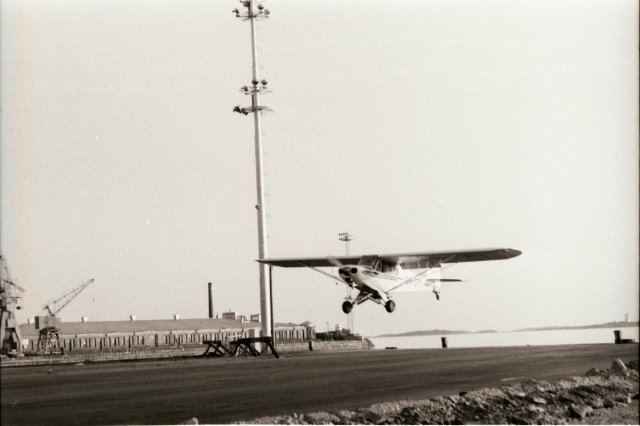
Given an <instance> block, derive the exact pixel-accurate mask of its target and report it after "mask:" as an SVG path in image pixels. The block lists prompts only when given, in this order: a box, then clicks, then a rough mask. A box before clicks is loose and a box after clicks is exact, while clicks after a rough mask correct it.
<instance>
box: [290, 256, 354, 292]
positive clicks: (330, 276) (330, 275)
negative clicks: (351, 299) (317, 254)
mask: <svg viewBox="0 0 640 426" xmlns="http://www.w3.org/2000/svg"><path fill="white" fill-rule="evenodd" d="M298 263H299V264H300V265H302V266H306V267H307V268H309V269H313V270H314V271H316V272H319V273H321V274H322V275H325V276H327V277H329V278H333V279H334V280H338V281H340V282H342V283H345V284H346V285H348V286H349V287H351V285H350V284H349V283H348V282H346V281H345V280H343V279H342V278H340V277H336V276H335V275H333V274H330V273H328V272H325V271H323V270H322V269H319V268H316V267H315V266H311V265H307V264H306V263H302V262H298Z"/></svg>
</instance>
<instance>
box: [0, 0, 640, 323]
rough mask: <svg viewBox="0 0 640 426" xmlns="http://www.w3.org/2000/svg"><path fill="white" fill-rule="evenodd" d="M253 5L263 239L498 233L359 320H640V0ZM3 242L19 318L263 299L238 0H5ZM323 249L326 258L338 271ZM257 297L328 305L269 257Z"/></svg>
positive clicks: (320, 317) (313, 284)
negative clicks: (210, 298) (433, 282)
mask: <svg viewBox="0 0 640 426" xmlns="http://www.w3.org/2000/svg"><path fill="white" fill-rule="evenodd" d="M265 5H266V6H267V7H268V8H269V9H270V10H271V12H272V13H271V17H270V18H269V19H267V20H265V21H261V22H260V23H259V25H258V43H259V57H260V73H261V77H262V78H265V79H267V80H268V81H269V86H271V87H272V89H273V90H274V91H273V93H271V94H268V95H266V96H264V97H263V103H264V104H266V105H268V106H270V107H271V108H272V109H273V110H274V113H273V114H269V115H265V116H264V117H263V121H262V123H263V131H264V132H263V133H264V147H265V164H266V174H267V176H266V180H267V183H266V189H267V193H268V194H267V196H268V200H267V208H268V211H267V214H268V216H269V218H268V234H269V254H270V256H272V257H298V256H325V255H339V254H343V253H344V250H345V247H344V243H342V242H340V241H338V233H340V232H350V233H351V234H352V235H353V236H354V241H353V242H352V243H351V253H352V254H383V253H396V252H412V251H423V250H424V251H435V250H453V249H472V248H484V247H508V248H514V249H518V250H521V251H522V252H523V254H522V255H521V256H520V257H517V258H515V259H511V260H506V261H494V262H478V263H469V264H461V265H456V266H453V267H451V268H448V269H447V270H446V272H444V273H443V276H445V277H447V278H460V279H464V280H466V281H467V282H465V283H463V284H451V285H447V286H444V285H443V289H442V298H441V300H440V301H436V300H435V298H434V297H433V295H432V294H430V293H413V294H402V295H399V296H398V297H397V298H396V303H397V310H396V312H394V313H393V314H388V313H387V312H386V311H385V310H384V309H383V308H382V307H381V306H379V305H375V304H372V303H365V304H363V305H361V306H359V307H358V308H357V309H356V314H355V322H356V324H355V325H356V330H357V331H359V332H361V333H362V334H365V335H375V334H380V333H394V332H404V331H409V330H416V329H431V328H440V329H468V330H480V329H499V330H508V329H515V328H521V327H530V326H546V325H558V324H570V325H579V324H592V323H600V322H607V321H613V320H621V319H623V318H624V314H625V313H627V312H628V313H630V314H631V318H632V319H634V320H637V319H638V259H639V251H638V235H639V232H638V177H639V175H638V5H637V2H635V1H621V0H618V1H612V0H602V1H595V0H587V1H585V0H576V1H565V0H554V1H539V0H535V1H533V0H531V1H525V0H521V1H518V0H515V1H514V0H508V1H507V0H504V1H498V0H496V1H482V2H479V1H475V0H453V1H451V0H447V1H444V0H442V1H417V0H413V1H411V0H409V1H404V2H392V1H360V0H353V1H348V2H345V1H304V2H301V1H293V0H282V1H276V0H270V1H268V2H266V3H265ZM0 7H1V14H2V21H1V30H0V31H1V32H0V40H1V48H2V50H1V58H0V59H1V69H0V70H1V74H0V77H1V97H0V100H1V114H2V115H1V120H2V122H1V144H2V145H1V151H0V153H1V157H0V159H1V192H0V195H1V219H2V221H1V239H0V242H1V251H2V254H3V255H4V256H5V258H6V260H7V261H8V266H9V270H10V272H11V275H12V277H13V278H14V280H15V281H16V282H17V283H18V284H19V285H20V286H22V287H24V288H25V289H26V293H24V295H23V296H24V300H23V306H24V309H23V310H22V311H21V313H20V317H19V319H20V320H21V321H23V322H24V321H26V318H27V317H32V316H35V315H38V314H39V313H40V312H41V308H42V306H43V305H44V304H45V303H46V302H47V301H48V300H50V299H54V298H56V297H59V296H61V295H62V294H63V293H64V292H65V291H67V290H69V289H71V288H72V287H74V286H77V285H80V284H81V283H83V282H84V281H86V280H88V279H89V278H95V280H96V281H95V283H94V284H93V285H92V286H91V287H90V288H89V289H88V290H86V291H85V292H84V293H82V294H81V295H80V296H79V297H78V298H77V299H76V300H74V301H73V302H72V303H71V304H70V305H69V306H67V307H66V308H65V309H64V310H63V311H62V312H61V313H60V315H59V316H61V317H62V319H63V320H64V321H79V320H80V317H81V316H83V315H86V316H88V317H90V319H91V320H124V319H128V316H129V315H131V314H135V315H137V317H138V319H156V318H169V317H171V316H172V315H173V314H175V313H179V314H180V315H181V316H182V317H184V318H196V317H205V316H206V315H207V282H209V281H211V282H213V283H214V309H215V311H216V312H222V311H228V310H234V311H237V312H241V313H246V314H249V313H256V312H258V311H259V284H258V266H257V264H256V263H255V261H254V260H255V259H256V258H257V253H258V243H257V231H256V229H257V224H256V213H255V209H254V205H255V204H256V188H255V159H254V155H253V153H254V147H253V125H252V118H251V117H250V116H249V117H245V116H242V115H239V114H234V113H233V112H232V109H233V107H234V106H235V105H248V104H249V103H250V99H249V98H248V97H246V96H244V95H242V94H241V93H240V92H239V88H240V87H241V86H244V85H246V84H248V83H249V82H250V80H251V51H250V29H249V24H248V22H244V21H241V20H238V19H236V18H235V17H234V15H233V13H232V12H231V11H232V9H234V8H236V7H240V8H241V5H240V4H239V3H238V2H235V1H231V0H229V1H204V0H197V1H195V0H194V1H183V0H181V1H178V0H173V1H160V0H153V1H130V0H127V1H124V0H122V1H120V0H93V1H86V0H82V1H79V0H78V1H71V0H68V1H67V0H59V1H50V0H47V1H38V0H31V1H11V0H5V1H2V3H0ZM334 272H335V271H334ZM273 286H274V288H273V297H274V301H273V304H274V317H275V320H276V321H278V322H295V323H301V322H303V321H306V320H309V321H312V322H314V323H316V326H317V328H318V330H320V331H322V330H324V329H325V328H326V327H327V324H329V325H330V326H331V327H332V328H333V327H334V325H335V324H337V323H341V324H343V325H346V323H347V322H346V316H345V315H344V314H343V313H342V311H341V308H340V305H341V303H342V301H343V298H344V297H345V295H346V289H345V288H344V286H343V285H336V284H335V283H334V282H333V281H332V280H331V279H328V278H326V277H324V276H322V275H320V274H317V273H315V272H313V271H311V270H301V269H275V270H274V275H273Z"/></svg>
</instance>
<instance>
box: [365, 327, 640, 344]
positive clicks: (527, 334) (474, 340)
mask: <svg viewBox="0 0 640 426" xmlns="http://www.w3.org/2000/svg"><path fill="white" fill-rule="evenodd" d="M613 330H620V331H621V332H622V338H623V339H634V340H635V341H636V342H638V340H639V339H638V330H639V329H638V327H617V328H587V329H580V330H546V331H508V332H500V333H481V334H449V335H446V334H443V335H433V336H396V337H369V340H371V342H372V343H373V344H374V345H375V349H384V348H385V347H394V346H395V347H397V348H398V349H428V348H441V347H442V343H441V340H440V338H441V337H446V338H447V345H448V346H449V347H450V348H480V347H487V346H527V345H534V346H538V345H574V344H583V343H613V342H614V339H615V336H614V334H613Z"/></svg>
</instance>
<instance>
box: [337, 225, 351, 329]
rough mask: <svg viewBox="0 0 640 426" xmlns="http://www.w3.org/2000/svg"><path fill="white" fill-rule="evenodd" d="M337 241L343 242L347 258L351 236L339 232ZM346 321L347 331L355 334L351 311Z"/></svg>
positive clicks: (349, 293) (349, 297)
mask: <svg viewBox="0 0 640 426" xmlns="http://www.w3.org/2000/svg"><path fill="white" fill-rule="evenodd" d="M338 239H339V240H340V241H344V253H345V255H347V256H349V254H350V253H349V242H350V241H353V235H349V233H348V232H341V233H340V234H338ZM347 299H351V287H347ZM347 320H348V322H349V325H348V327H349V331H350V332H351V334H354V333H355V330H354V328H355V324H354V323H353V311H351V312H349V313H348V314H347Z"/></svg>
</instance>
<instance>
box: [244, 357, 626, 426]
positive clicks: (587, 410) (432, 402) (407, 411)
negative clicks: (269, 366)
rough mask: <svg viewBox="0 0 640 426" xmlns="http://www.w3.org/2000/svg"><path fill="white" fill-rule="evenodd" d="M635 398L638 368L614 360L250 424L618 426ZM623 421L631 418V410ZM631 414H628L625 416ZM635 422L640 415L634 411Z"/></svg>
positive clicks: (261, 420)
mask: <svg viewBox="0 0 640 426" xmlns="http://www.w3.org/2000/svg"><path fill="white" fill-rule="evenodd" d="M632 398H636V399H637V398H638V364H637V362H636V361H632V362H629V363H628V364H626V365H625V364H624V363H622V362H621V361H620V360H614V362H613V364H612V368H611V369H609V370H598V369H595V368H594V369H591V370H589V371H587V372H586V373H585V375H584V376H581V377H571V378H568V379H564V380H560V381H557V382H547V381H544V380H535V379H525V380H523V381H521V382H519V383H512V384H508V385H504V386H502V387H500V388H499V389H497V388H484V389H479V390H476V391H472V392H461V393H460V394H459V395H452V396H439V397H436V398H432V399H428V400H420V401H398V402H384V403H380V404H374V405H371V406H369V407H367V408H361V409H359V410H357V411H349V410H342V411H337V412H332V413H328V412H317V413H310V414H295V413H294V414H292V415H286V416H277V417H262V418H258V419H253V420H251V421H248V422H246V423H250V424H463V423H485V424H507V423H508V424H567V423H576V422H577V423H582V422H587V418H588V417H592V416H593V418H594V419H596V418H599V419H605V420H611V421H610V422H607V423H622V422H624V420H625V419H624V418H623V419H619V420H622V421H618V419H616V418H615V416H613V418H612V416H611V414H612V413H613V412H617V411H616V408H617V407H628V406H629V405H630V404H631V403H632ZM635 406H637V404H635V405H632V406H631V408H626V411H625V415H626V416H627V417H628V416H629V415H631V416H632V417H633V413H634V411H633V407H635ZM629 413H630V414H629ZM635 414H636V419H635V420H639V419H637V416H638V412H637V411H635Z"/></svg>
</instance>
